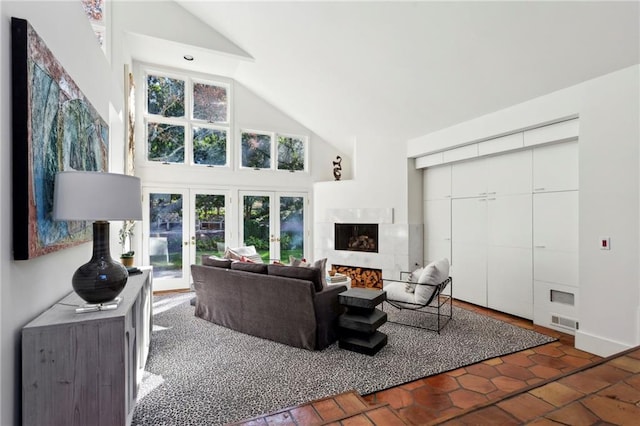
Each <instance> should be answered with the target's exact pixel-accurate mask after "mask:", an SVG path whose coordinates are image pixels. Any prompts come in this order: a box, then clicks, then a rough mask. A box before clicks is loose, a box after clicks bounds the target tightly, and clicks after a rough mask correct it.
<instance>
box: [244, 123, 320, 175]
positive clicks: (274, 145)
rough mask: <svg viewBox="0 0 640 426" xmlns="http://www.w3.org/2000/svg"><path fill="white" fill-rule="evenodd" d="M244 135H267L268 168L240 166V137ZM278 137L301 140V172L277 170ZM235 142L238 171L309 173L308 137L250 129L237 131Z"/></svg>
mask: <svg viewBox="0 0 640 426" xmlns="http://www.w3.org/2000/svg"><path fill="white" fill-rule="evenodd" d="M245 133H257V134H260V135H269V137H270V138H271V147H270V150H269V154H270V156H271V157H270V158H271V162H270V167H265V168H254V167H247V166H244V165H242V135H244V134H245ZM279 137H285V138H295V139H301V140H302V144H303V147H304V153H303V154H304V160H303V169H302V170H286V169H279V168H278V155H279V152H278V146H279V142H278V138H279ZM237 140H238V144H237V145H238V149H237V157H238V169H239V170H253V171H263V170H269V171H272V172H276V173H309V136H307V135H300V134H295V133H285V132H275V131H266V130H256V129H252V128H241V129H239V130H238V136H237Z"/></svg>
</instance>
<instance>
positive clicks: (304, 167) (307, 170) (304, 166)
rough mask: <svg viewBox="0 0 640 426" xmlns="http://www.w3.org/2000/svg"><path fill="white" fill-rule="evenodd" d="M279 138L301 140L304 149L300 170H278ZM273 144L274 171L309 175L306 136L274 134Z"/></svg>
mask: <svg viewBox="0 0 640 426" xmlns="http://www.w3.org/2000/svg"><path fill="white" fill-rule="evenodd" d="M279 137H283V138H295V139H301V140H302V146H303V148H304V152H303V154H304V160H303V162H302V163H303V165H302V170H285V169H279V168H278V160H279V158H278V156H279V150H278V145H279V142H278V138H279ZM274 143H275V156H274V158H275V164H274V169H275V170H276V171H277V172H286V173H309V136H306V135H297V134H294V133H283V132H276V133H275V134H274Z"/></svg>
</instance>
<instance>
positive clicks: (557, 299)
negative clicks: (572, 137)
mask: <svg viewBox="0 0 640 426" xmlns="http://www.w3.org/2000/svg"><path fill="white" fill-rule="evenodd" d="M533 168H534V187H533V192H534V194H533V249H534V252H533V280H534V281H533V287H534V322H535V323H536V324H540V325H543V326H545V327H551V328H556V329H558V330H562V331H565V332H570V333H571V332H573V331H574V330H575V328H577V327H578V301H579V280H578V194H579V193H578V142H567V143H562V144H557V145H548V146H542V147H537V148H534V149H533Z"/></svg>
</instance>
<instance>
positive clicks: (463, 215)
mask: <svg viewBox="0 0 640 426" xmlns="http://www.w3.org/2000/svg"><path fill="white" fill-rule="evenodd" d="M451 241H452V243H453V245H456V244H458V243H461V244H480V245H485V244H486V243H487V200H486V199H485V198H462V199H456V200H451Z"/></svg>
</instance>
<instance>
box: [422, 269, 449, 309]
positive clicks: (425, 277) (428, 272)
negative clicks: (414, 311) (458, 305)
mask: <svg viewBox="0 0 640 426" xmlns="http://www.w3.org/2000/svg"><path fill="white" fill-rule="evenodd" d="M448 277H449V259H447V258H444V259H440V260H438V261H435V262H431V263H430V264H428V265H427V266H426V267H425V268H424V271H422V274H421V275H420V278H418V284H431V285H417V286H416V289H415V292H414V294H415V303H418V304H420V305H424V304H426V303H427V302H428V301H429V299H431V296H432V295H433V292H434V291H435V290H436V287H435V286H436V285H438V284H440V283H441V282H443V281H444V280H446V279H447V278H448Z"/></svg>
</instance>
